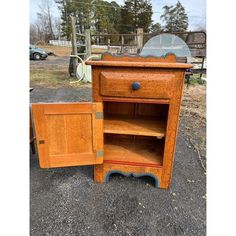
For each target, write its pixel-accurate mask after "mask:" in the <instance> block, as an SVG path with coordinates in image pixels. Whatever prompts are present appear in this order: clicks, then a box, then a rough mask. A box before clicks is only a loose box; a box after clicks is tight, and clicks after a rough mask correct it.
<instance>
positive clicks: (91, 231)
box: [30, 88, 206, 236]
mask: <svg viewBox="0 0 236 236" xmlns="http://www.w3.org/2000/svg"><path fill="white" fill-rule="evenodd" d="M89 100H91V89H90V88H57V89H49V88H36V89H35V90H34V91H33V92H31V94H30V101H31V103H36V102H63V101H65V102H76V101H89ZM186 122H188V121H186V119H181V121H180V127H179V134H178V138H177V146H176V154H175V164H174V170H173V176H172V184H171V188H170V189H169V190H162V189H156V188H154V187H153V182H152V180H151V179H149V178H147V177H146V178H134V177H122V176H119V175H115V176H112V177H111V178H110V182H109V183H108V184H97V183H95V182H94V181H93V167H92V166H84V167H69V168H56V169H40V168H39V164H38V158H37V155H31V158H30V159H31V164H30V165H31V171H30V178H31V181H30V197H31V201H30V205H31V211H30V214H31V218H30V222H31V227H30V232H31V235H32V236H38V235H53V236H54V235H55V236H59V235H60V236H66V235H86V236H88V235H127V236H128V235H141V236H142V235H145V236H146V235H151V236H155V235H158V236H162V235H163V236H174V235H189V236H193V235H194V236H197V235H199V236H203V235H205V234H206V175H205V173H204V172H205V171H204V170H203V168H202V166H201V164H200V162H199V159H198V155H197V152H196V151H195V149H194V148H193V147H192V145H191V143H189V141H188V139H186V137H185V133H184V132H183V130H184V129H185V127H186V125H188V123H186Z"/></svg>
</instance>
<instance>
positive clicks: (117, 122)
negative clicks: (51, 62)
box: [87, 54, 192, 188]
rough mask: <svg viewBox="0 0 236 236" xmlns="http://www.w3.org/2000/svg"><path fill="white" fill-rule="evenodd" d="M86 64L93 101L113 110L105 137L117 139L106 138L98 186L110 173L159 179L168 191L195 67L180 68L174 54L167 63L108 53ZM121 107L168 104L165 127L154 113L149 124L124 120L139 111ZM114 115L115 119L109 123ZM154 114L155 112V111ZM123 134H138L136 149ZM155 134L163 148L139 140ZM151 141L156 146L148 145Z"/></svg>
mask: <svg viewBox="0 0 236 236" xmlns="http://www.w3.org/2000/svg"><path fill="white" fill-rule="evenodd" d="M87 64H89V65H92V76H93V99H94V101H96V102H103V103H104V109H105V108H106V107H108V109H107V110H108V111H107V116H106V114H104V115H105V120H104V133H105V135H106V134H113V136H114V137H113V138H111V137H109V138H107V139H108V141H106V139H105V145H104V153H105V154H104V163H103V164H101V165H95V168H94V179H95V181H97V182H105V181H106V176H107V175H108V173H110V171H117V172H122V173H133V174H145V173H147V174H152V175H154V176H156V178H157V179H158V182H159V187H160V188H168V187H169V186H170V180H171V175H172V168H173V162H174V152H175V143H176V135H177V129H178V119H179V109H180V103H181V98H182V91H183V82H184V74H185V69H186V68H191V67H192V65H190V64H186V63H177V62H176V58H175V56H174V55H168V56H166V57H163V58H153V57H146V58H141V57H112V56H111V55H108V54H105V55H104V56H103V58H102V60H101V61H88V62H87ZM133 82H139V83H140V84H141V87H140V89H139V90H137V91H133V90H132V89H131V85H132V83H133ZM107 102H109V103H113V108H112V106H111V105H110V107H109V106H107V105H106V103H107ZM121 102H123V103H130V102H131V103H136V105H137V106H140V104H144V106H147V105H148V104H159V105H160V106H166V104H167V105H168V115H167V116H166V118H165V119H166V120H165V119H164V120H163V122H160V117H158V116H156V117H155V116H154V120H155V119H156V123H155V122H154V121H153V119H150V117H149V115H150V114H148V116H146V117H145V119H147V121H146V122H145V121H144V122H143V121H142V120H141V119H140V120H139V119H137V117H136V116H135V115H134V116H133V117H132V116H131V118H127V117H126V118H124V119H121V118H120V117H119V115H127V116H130V115H131V114H133V112H134V109H133V110H132V109H131V108H130V109H129V108H127V107H126V105H120V104H119V103H121ZM109 110H110V113H112V115H113V116H112V117H113V118H110V119H109ZM112 110H114V111H112ZM136 110H137V109H136ZM151 110H152V108H151V109H150V111H151ZM111 111H112V112H111ZM115 111H117V112H115ZM152 111H153V113H155V109H153V110H152ZM104 112H106V109H105V110H104ZM143 112H144V110H143ZM113 113H114V114H113ZM141 113H142V112H140V114H139V115H141ZM146 115H147V114H146ZM144 116H145V112H144ZM132 119H133V122H132ZM148 119H149V120H148ZM147 124H148V125H147ZM139 127H140V128H139ZM118 134H129V135H135V137H134V140H135V141H134V143H133V144H132V143H130V141H127V140H126V139H123V140H122V139H118V138H117V135H118ZM155 134H156V136H157V137H158V136H161V137H162V138H164V140H163V142H164V144H163V145H162V144H158V143H156V144H153V145H152V143H153V140H150V141H148V140H141V141H137V137H138V136H139V135H143V137H144V136H155ZM141 137H142V136H140V138H141ZM159 138H160V137H159ZM146 142H149V143H150V145H151V146H152V147H149V146H148V145H146V146H145V144H146ZM154 147H156V148H157V149H155V148H154Z"/></svg>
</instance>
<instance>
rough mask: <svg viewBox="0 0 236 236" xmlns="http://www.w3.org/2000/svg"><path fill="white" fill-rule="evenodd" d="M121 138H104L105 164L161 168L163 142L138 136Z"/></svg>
mask: <svg viewBox="0 0 236 236" xmlns="http://www.w3.org/2000/svg"><path fill="white" fill-rule="evenodd" d="M121 136H122V135H111V136H106V137H105V145H104V152H105V153H104V162H105V163H113V164H124V165H134V166H135V165H136V166H149V167H161V166H162V161H163V150H164V142H163V141H161V140H158V139H156V138H150V139H147V138H142V137H140V136H138V137H137V136H130V137H128V138H127V137H125V138H124V137H121ZM123 136H124V135H123Z"/></svg>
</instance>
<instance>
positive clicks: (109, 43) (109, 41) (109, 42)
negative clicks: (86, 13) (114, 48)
mask: <svg viewBox="0 0 236 236" xmlns="http://www.w3.org/2000/svg"><path fill="white" fill-rule="evenodd" d="M110 46H111V39H108V40H107V51H108V52H110V50H111V47H110Z"/></svg>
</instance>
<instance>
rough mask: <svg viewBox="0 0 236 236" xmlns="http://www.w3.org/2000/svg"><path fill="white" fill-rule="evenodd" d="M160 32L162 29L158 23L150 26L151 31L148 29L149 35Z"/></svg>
mask: <svg viewBox="0 0 236 236" xmlns="http://www.w3.org/2000/svg"><path fill="white" fill-rule="evenodd" d="M161 31H162V28H161V24H160V23H158V22H157V23H155V24H152V25H151V29H150V32H151V33H158V32H161Z"/></svg>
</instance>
